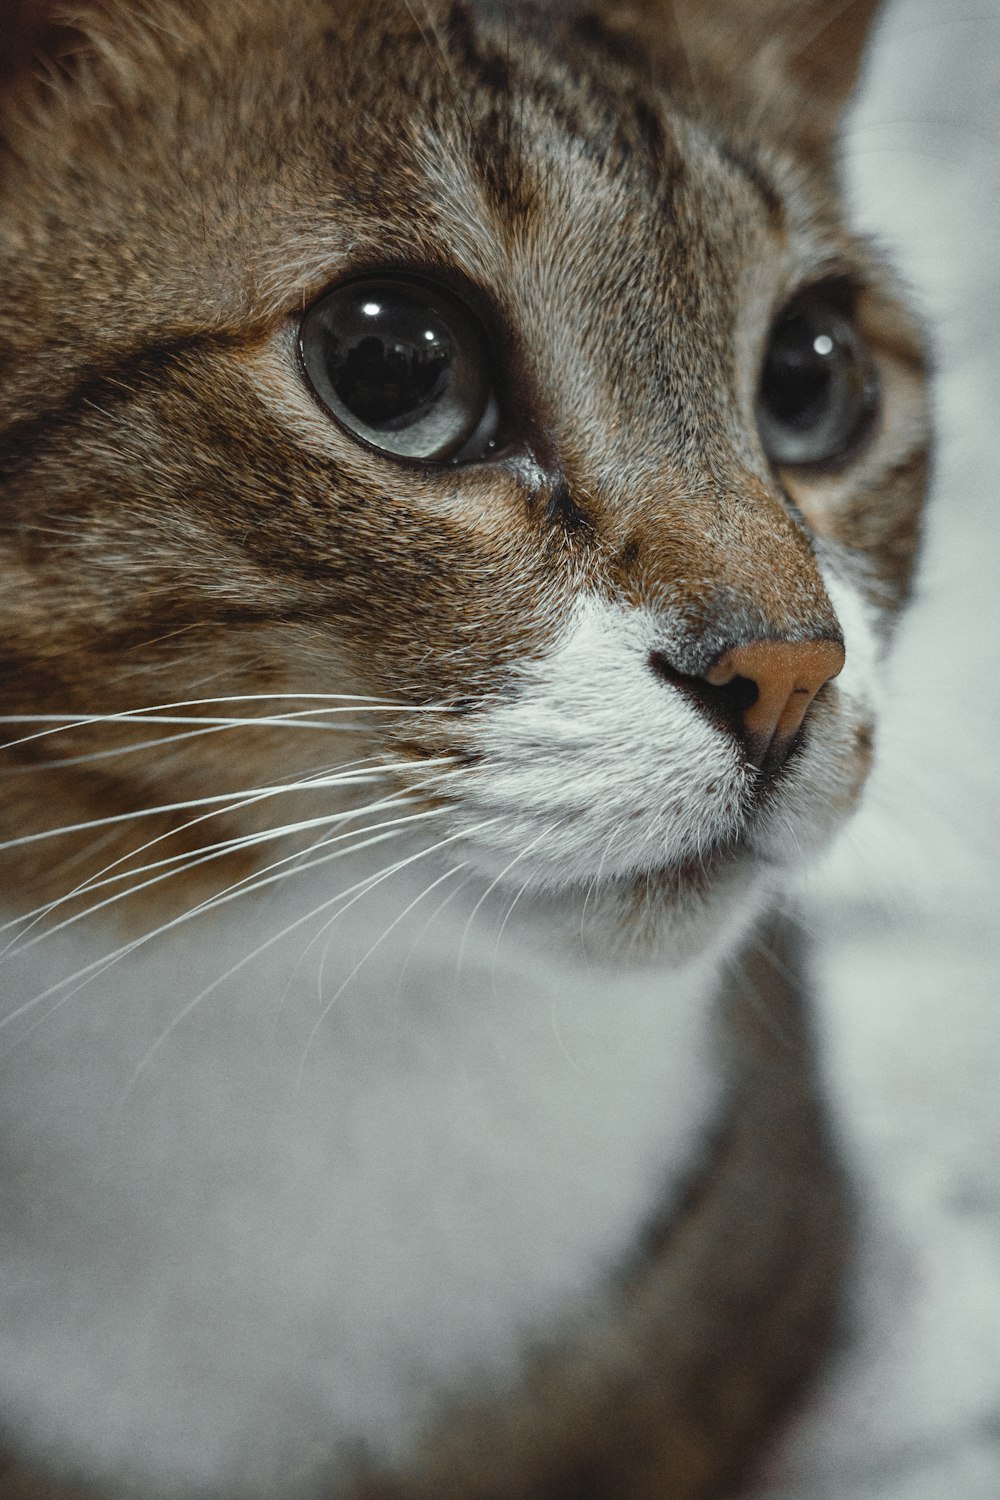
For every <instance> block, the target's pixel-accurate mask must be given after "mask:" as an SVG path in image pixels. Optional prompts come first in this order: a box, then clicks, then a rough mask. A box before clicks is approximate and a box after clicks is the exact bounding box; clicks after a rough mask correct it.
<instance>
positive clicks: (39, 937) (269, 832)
mask: <svg viewBox="0 0 1000 1500" xmlns="http://www.w3.org/2000/svg"><path fill="white" fill-rule="evenodd" d="M412 800H413V798H412V795H411V794H408V793H406V792H403V791H400V792H398V793H394V794H393V795H392V796H390V797H386V798H381V799H380V800H378V801H376V802H373V803H366V804H365V805H364V806H363V807H361V808H348V809H342V810H341V811H339V812H335V813H324V814H321V815H319V816H318V817H315V818H306V819H302V820H300V821H299V822H297V823H283V824H279V825H278V826H277V827H274V828H267V829H260V830H256V831H254V832H252V833H247V834H240V835H238V836H237V837H236V838H233V839H226V840H222V841H221V842H219V843H218V844H212V845H208V846H207V847H206V848H205V849H202V850H200V851H199V852H198V853H197V854H195V855H188V856H187V858H186V859H185V856H184V854H179V855H170V856H168V857H167V858H166V859H163V860H157V861H154V862H152V863H150V864H149V865H145V866H141V867H140V868H139V869H138V870H127V871H122V872H120V873H119V874H118V875H117V876H108V877H106V878H105V879H102V880H101V881H100V882H98V883H96V884H94V885H87V884H86V883H84V884H81V885H80V886H78V887H77V890H76V891H75V892H70V893H69V894H68V895H66V896H62V897H60V898H59V899H58V901H55V902H52V903H50V905H49V906H48V907H47V908H45V909H44V910H43V911H42V912H41V913H40V915H39V918H38V920H41V918H42V917H44V916H46V915H50V914H51V912H52V911H54V910H55V909H56V908H57V907H58V906H61V905H64V904H65V903H66V902H68V901H70V900H71V899H73V898H75V897H77V896H85V895H87V894H88V893H89V892H90V891H91V890H96V889H99V888H102V887H105V886H107V885H112V884H114V883H116V881H117V880H122V879H126V878H129V877H130V876H134V875H138V874H143V873H145V872H147V871H160V873H158V874H154V875H152V877H151V878H150V879H149V880H144V881H140V882H138V883H137V884H133V885H130V886H129V887H127V889H125V890H123V891H117V892H115V893H114V894H113V895H111V896H107V897H105V898H104V900H103V901H98V902H95V903H94V904H92V905H91V906H89V907H87V908H85V910H83V911H79V912H74V913H73V914H72V915H71V916H69V917H65V918H63V920H62V921H61V922H57V923H56V924H55V926H53V927H46V928H45V929H44V930H43V931H42V932H40V933H37V934H36V935H35V936H34V937H33V938H29V939H28V940H27V941H24V938H25V933H24V932H18V933H17V934H16V935H15V936H14V937H13V938H12V939H11V941H10V942H9V943H8V944H7V945H6V947H5V948H4V949H2V950H0V958H2V957H3V956H4V954H6V953H7V952H8V951H9V950H10V949H11V948H13V949H14V951H15V952H16V953H19V954H20V953H24V952H26V951H27V950H28V949H29V948H33V947H35V946H36V945H37V944H38V943H41V942H45V941H47V940H48V939H50V938H52V937H55V936H56V934H57V933H59V932H62V931H64V930H65V929H66V928H68V927H73V926H75V925H76V924H77V923H79V922H82V921H84V920H85V919H87V918H90V917H93V916H95V915H96V914H97V913H98V912H101V911H104V910H106V909H107V908H108V907H110V906H114V905H116V904H117V903H119V902H121V901H124V900H126V899H127V898H128V897H130V896H135V895H138V894H139V893H140V892H141V891H145V890H150V889H152V888H153V887H155V886H157V885H162V884H163V883H164V881H166V880H169V879H171V878H172V877H173V876H175V875H187V874H189V873H190V871H192V870H195V869H198V868H199V867H200V866H202V865H204V864H208V863H211V862H212V861H213V860H216V859H221V858H223V857H224V856H225V855H227V854H235V853H238V852H240V851H241V850H243V849H252V848H255V847H257V846H259V845H260V844H264V843H268V842H270V841H272V840H274V839H278V838H286V837H291V836H292V835H293V834H296V833H308V832H309V831H310V830H311V829H314V828H329V827H330V826H332V825H334V824H336V823H342V822H350V821H354V820H356V819H357V818H360V817H367V816H369V815H370V814H372V813H373V812H381V811H388V810H389V809H391V808H393V807H402V806H408V805H410V803H411V802H412ZM432 811H437V809H432ZM166 836H167V835H161V837H166ZM347 837H350V833H347V834H340V835H337V838H347ZM334 841H335V840H331V841H330V842H334ZM155 842H157V840H152V841H151V844H152V843H155ZM151 844H150V845H147V846H146V847H147V848H148V847H151ZM301 854H302V851H301V850H296V851H295V852H294V853H292V854H288V855H284V856H283V857H282V858H281V859H280V860H275V861H274V862H272V864H270V865H267V866H265V867H264V869H265V870H271V869H275V868H277V867H278V866H279V865H284V864H288V863H290V862H291V861H293V860H295V859H298V858H299V857H300V856H301ZM117 863H120V861H117ZM167 865H173V866H174V868H173V869H164V867H165V866H167ZM109 868H111V867H110V866H109ZM260 873H262V872H261V871H254V872H253V875H246V876H243V877H242V880H244V881H246V880H251V879H253V878H254V877H255V876H256V875H259V874H260ZM239 884H240V882H235V883H234V885H233V886H227V887H226V890H227V891H228V890H232V889H235V888H236V886H238V885H239ZM32 925H34V924H32ZM27 930H30V929H27Z"/></svg>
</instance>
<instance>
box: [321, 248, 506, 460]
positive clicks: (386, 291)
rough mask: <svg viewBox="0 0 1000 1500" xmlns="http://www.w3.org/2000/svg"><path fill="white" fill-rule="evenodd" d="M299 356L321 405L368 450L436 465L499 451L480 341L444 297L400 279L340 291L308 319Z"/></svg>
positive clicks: (453, 300) (473, 323) (348, 285)
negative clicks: (361, 440)
mask: <svg viewBox="0 0 1000 1500" xmlns="http://www.w3.org/2000/svg"><path fill="white" fill-rule="evenodd" d="M299 347H300V350H301V355H302V363H303V366H304V368H305V372H306V375H307V376H308V378H309V381H310V384H311V385H312V388H313V390H314V391H315V393H316V395H317V396H318V397H319V399H320V401H321V402H322V403H323V405H324V406H326V407H327V408H328V410H329V411H330V412H331V413H332V414H333V416H334V417H336V419H337V421H338V422H339V423H340V424H341V426H343V427H345V428H346V429H347V430H348V432H350V433H352V434H353V435H354V436H355V437H359V438H363V439H364V441H365V442H367V443H370V444H371V445H372V446H373V447H375V448H379V449H381V450H382V451H383V452H385V453H390V454H393V455H394V456H396V457H399V458H409V459H424V460H431V461H434V462H437V463H447V462H451V463H463V462H473V461H475V460H476V459H480V458H484V457H486V456H487V455H488V454H489V453H490V452H491V451H492V450H493V449H494V448H495V447H496V442H497V430H498V427H499V409H498V405H497V400H496V396H495V394H494V390H493V382H492V379H491V373H490V359H489V346H488V343H487V340H486V337H485V335H484V333H483V331H482V329H481V328H480V327H479V324H478V322H477V320H476V319H475V317H474V316H473V314H472V313H471V312H470V311H469V310H468V309H467V308H466V307H465V306H463V304H462V303H461V302H460V301H459V300H458V298H457V297H453V296H452V295H451V293H450V292H447V291H445V290H444V289H443V288H442V287H438V286H433V285H431V284H429V283H426V282H423V281H417V280H411V279H409V278H405V277H401V276H400V277H396V276H385V277H377V278H369V279H367V280H363V281H349V282H345V283H344V284H343V285H342V286H338V287H334V288H333V290H332V291H329V292H327V293H326V294H325V295H324V296H322V297H321V298H320V299H319V301H318V302H314V303H313V305H312V307H311V308H309V310H308V311H307V312H306V315H305V317H304V318H303V320H302V324H301V328H300V331H299Z"/></svg>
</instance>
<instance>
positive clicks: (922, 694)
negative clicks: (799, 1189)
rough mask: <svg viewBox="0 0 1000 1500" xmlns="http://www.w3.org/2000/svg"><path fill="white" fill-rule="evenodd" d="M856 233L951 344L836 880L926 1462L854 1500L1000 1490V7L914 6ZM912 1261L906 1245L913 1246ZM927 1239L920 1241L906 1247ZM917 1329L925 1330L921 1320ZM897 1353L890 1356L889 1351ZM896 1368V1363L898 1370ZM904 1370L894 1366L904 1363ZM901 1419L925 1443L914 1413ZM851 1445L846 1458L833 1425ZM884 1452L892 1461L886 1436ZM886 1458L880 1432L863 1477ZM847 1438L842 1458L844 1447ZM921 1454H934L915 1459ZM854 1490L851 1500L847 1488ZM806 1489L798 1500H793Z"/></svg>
mask: <svg viewBox="0 0 1000 1500" xmlns="http://www.w3.org/2000/svg"><path fill="white" fill-rule="evenodd" d="M845 165H846V170H847V177H848V181H849V183H850V189H851V199H852V202H853V204H854V210H855V219H856V222H857V223H859V224H860V225H861V226H862V227H863V228H864V229H865V230H866V231H867V232H869V233H870V234H871V235H873V236H874V237H875V238H876V239H877V240H878V241H879V242H881V243H882V244H883V245H884V246H885V247H886V249H887V250H888V252H889V253H890V254H891V255H892V257H893V259H894V260H895V262H896V264H897V265H898V266H900V267H901V268H902V270H903V272H904V274H905V276H906V278H907V279H908V281H909V283H910V286H911V289H912V293H913V297H914V300H915V302H916V305H917V307H918V308H919V309H920V310H921V311H922V313H923V314H924V316H925V318H926V320H927V321H928V323H929V325H930V327H931V330H932V337H933V342H934V345H935V350H936V359H937V364H938V372H939V373H938V379H937V390H936V405H937V428H938V439H939V442H938V458H937V472H936V476H935V480H934V487H933V494H932V498H931V506H930V511H929V515H928V528H927V543H926V551H925V557H924V565H923V569H922V572H921V575H920V580H919V584H918V591H917V596H916V599H915V601H914V604H913V607H912V609H911V611H910V614H909V616H908V618H907V619H906V620H905V622H904V625H903V627H902V629H901V631H900V636H899V641H898V645H897V647H896V649H895V651H894V655H893V659H892V662H891V664H890V671H889V674H888V684H889V692H888V698H887V702H886V707H885V711H884V715H883V720H882V724H881V732H880V736H879V741H878V760H877V765H876V771H875V775H874V780H873V783H872V785H871V788H870V792H869V795H868V797H867V800H866V803H865V806H864V809H863V811H862V814H861V816H860V818H859V819H858V820H856V822H855V823H854V825H853V827H852V828H851V829H850V830H849V831H848V833H847V834H846V835H845V837H844V838H843V840H842V841H841V843H840V844H839V845H838V847H837V848H836V850H835V851H834V854H833V856H832V858H831V859H830V861H829V862H828V864H827V866H826V867H825V869H824V870H823V871H822V872H821V875H820V877H819V878H818V879H817V880H815V881H813V882H812V883H811V885H810V901H811V920H812V922H813V923H814V925H815V926H816V927H817V928H819V929H820V930H821V931H822V932H823V933H825V936H826V942H825V944H824V948H823V951H824V954H825V956H824V958H823V960H822V967H821V978H822V989H823V1010H822V1015H821V1026H822V1032H823V1035H824V1038H825V1042H826V1049H827V1050H826V1057H827V1065H828V1067H829V1069H830V1072H831V1077H832V1079H833V1080H834V1082H835V1084H836V1092H837V1096H838V1098H839V1101H840V1111H841V1129H842V1131H843V1133H844V1135H845V1137H846V1138H847V1140H848V1141H849V1142H850V1143H851V1145H852V1147H853V1149H854V1150H855V1151H856V1153H857V1156H858V1159H859V1161H860V1162H861V1163H862V1170H863V1174H864V1176H865V1188H866V1191H867V1192H868V1194H869V1197H870V1200H871V1201H872V1202H873V1203H874V1205H875V1207H876V1209H877V1210H878V1211H880V1212H883V1213H884V1216H885V1220H886V1222H887V1223H888V1222H890V1221H893V1222H895V1224H896V1226H897V1228H898V1230H899V1235H900V1239H899V1241H897V1242H896V1243H895V1245H894V1246H893V1245H889V1246H888V1248H887V1247H886V1246H885V1245H884V1246H883V1247H882V1250H881V1251H880V1253H881V1254H883V1258H884V1261H885V1265H884V1266H883V1271H884V1272H885V1277H887V1278H890V1279H891V1276H896V1278H897V1282H898V1285H899V1287H900V1288H901V1289H902V1290H901V1303H900V1304H899V1306H902V1307H903V1309H904V1312H903V1314H900V1313H899V1306H897V1307H896V1309H895V1311H889V1312H887V1313H886V1314H885V1322H884V1327H883V1333H882V1337H883V1341H884V1349H883V1356H882V1357H881V1362H880V1366H879V1372H878V1374H877V1377H876V1376H874V1375H873V1376H869V1378H867V1379H861V1378H859V1379H858V1381H857V1382H856V1390H855V1398H854V1401H853V1410H852V1411H847V1412H845V1411H844V1410H843V1409H841V1410H840V1411H839V1413H838V1416H837V1422H838V1423H839V1425H840V1430H841V1435H842V1436H843V1430H844V1419H845V1418H846V1420H847V1421H848V1422H851V1421H854V1422H860V1423H861V1424H862V1425H864V1423H865V1420H866V1418H865V1403H867V1402H869V1401H870V1402H873V1403H874V1402H876V1401H877V1402H881V1403H883V1404H885V1403H888V1404H889V1406H894V1407H895V1408H896V1409H897V1410H898V1412H899V1413H900V1414H902V1413H903V1412H904V1411H905V1410H906V1409H907V1408H909V1409H910V1411H911V1418H910V1427H911V1429H912V1430H911V1436H910V1439H908V1441H910V1442H911V1448H912V1451H911V1453H910V1457H909V1459H907V1460H904V1458H903V1456H902V1454H901V1453H898V1454H897V1460H896V1462H895V1464H894V1465H893V1464H890V1463H889V1461H888V1460H886V1462H885V1464H884V1465H881V1466H879V1465H876V1467H875V1468H872V1469H871V1470H870V1471H869V1473H868V1476H867V1478H865V1477H863V1476H859V1477H858V1478H857V1481H856V1487H855V1482H854V1481H851V1482H848V1480H847V1477H846V1471H842V1473H841V1478H840V1479H839V1480H837V1481H836V1482H835V1483H834V1482H833V1481H832V1480H831V1479H830V1477H829V1475H828V1477H827V1479H826V1480H824V1479H823V1478H822V1470H823V1466H822V1464H820V1465H819V1468H818V1469H817V1470H816V1477H815V1481H814V1483H812V1484H809V1485H807V1486H805V1487H804V1488H802V1489H801V1490H797V1491H796V1500H800V1497H804V1496H805V1495H806V1493H807V1492H808V1496H809V1500H812V1497H813V1496H814V1495H816V1496H822V1497H826V1496H827V1495H828V1494H829V1495H830V1496H831V1497H834V1496H835V1497H836V1500H846V1497H847V1495H848V1493H849V1494H850V1496H851V1497H853V1496H855V1494H857V1495H858V1496H859V1497H863V1500H875V1497H878V1500H883V1497H884V1500H890V1497H891V1500H897V1497H899V1500H942V1497H944V1496H948V1497H949V1500H951V1497H954V1500H995V1497H996V1496H998V1495H1000V914H998V897H1000V4H998V3H997V0H890V3H889V5H888V8H887V10H886V12H885V15H884V17H883V21H882V24H881V26H880V29H879V32H878V34H877V37H876V40H875V45H874V48H873V51H872V54H871V58H870V66H869V70H868V74H867V79H866V84H865V87H864V89H863V91H862V94H861V97H860V99H859V101H858V104H857V107H856V109H855V110H854V113H853V115H852V118H851V119H850V121H849V122H848V129H847V135H846V140H845ZM887 1243H888V1242H887ZM900 1246H902V1248H900ZM904 1325H905V1326H904ZM887 1351H888V1352H887ZM893 1351H894V1352H893ZM890 1356H891V1357H890ZM900 1421H901V1422H902V1423H903V1425H904V1426H905V1425H906V1422H905V1421H904V1419H903V1417H902V1415H900ZM832 1425H834V1424H831V1432H830V1433H829V1434H828V1439H829V1441H830V1442H831V1443H832V1442H833V1441H834V1437H833V1432H832ZM876 1425H877V1424H875V1423H874V1421H873V1424H872V1429H871V1431H869V1433H868V1439H867V1442H868V1449H869V1451H870V1452H872V1453H874V1450H875V1448H877V1446H878V1441H879V1438H878V1433H877V1432H876V1431H875V1426H876ZM865 1441H866V1440H865V1439H864V1438H863V1437H859V1439H858V1445H859V1449H860V1450H861V1451H860V1452H859V1455H858V1457H859V1459H861V1458H863V1455H864V1451H865ZM822 1442H823V1439H822V1435H820V1446H821V1447H822ZM917 1450H919V1452H920V1453H922V1455H923V1456H922V1457H920V1458H919V1461H918V1460H917V1459H916V1458H914V1453H915V1452H917ZM828 1485H832V1487H828ZM781 1493H782V1495H784V1494H785V1493H786V1491H785V1490H784V1489H782V1491H781Z"/></svg>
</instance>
